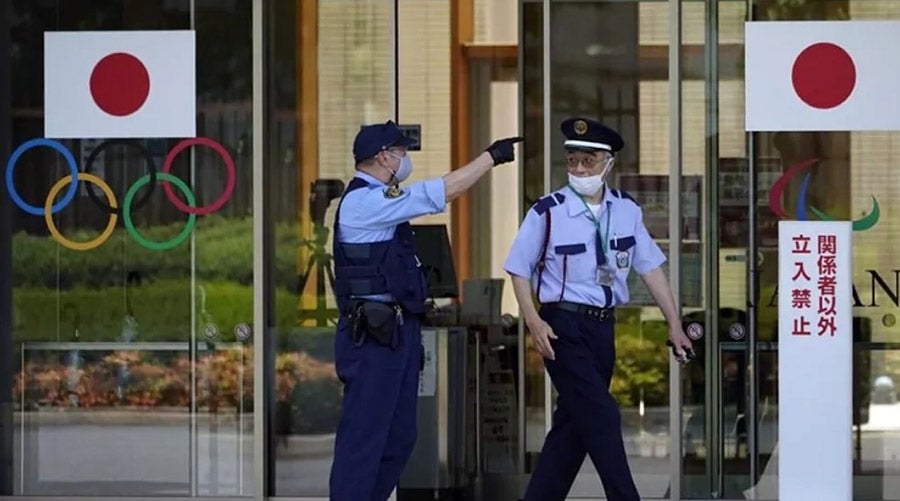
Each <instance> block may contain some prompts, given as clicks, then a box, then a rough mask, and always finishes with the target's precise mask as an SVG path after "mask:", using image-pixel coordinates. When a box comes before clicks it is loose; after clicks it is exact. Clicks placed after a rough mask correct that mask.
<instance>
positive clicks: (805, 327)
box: [778, 221, 853, 501]
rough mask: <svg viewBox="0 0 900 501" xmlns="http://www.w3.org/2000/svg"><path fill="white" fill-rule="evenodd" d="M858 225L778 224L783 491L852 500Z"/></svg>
mask: <svg viewBox="0 0 900 501" xmlns="http://www.w3.org/2000/svg"><path fill="white" fill-rule="evenodd" d="M851 251H852V241H851V223H850V222H819V221H816V222H808V221H781V222H779V223H778V395H779V397H778V443H779V445H778V489H779V499H782V500H785V501H805V500H812V499H815V500H817V501H831V500H840V501H850V500H851V499H852V491H853V489H852V487H853V482H852V481H853V477H852V470H851V467H852V463H851V461H852V455H853V454H852V451H851V444H852V435H851V430H852V391H853V387H852V375H853V358H852V350H853V331H852V329H853V324H852V319H853V311H852V307H853V302H852V300H853V294H852V283H851V276H852V269H851V268H852V258H851Z"/></svg>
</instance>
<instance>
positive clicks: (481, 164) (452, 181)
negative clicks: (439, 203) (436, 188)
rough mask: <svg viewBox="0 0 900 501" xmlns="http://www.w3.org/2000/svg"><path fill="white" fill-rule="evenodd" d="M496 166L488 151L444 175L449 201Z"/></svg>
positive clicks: (446, 194)
mask: <svg viewBox="0 0 900 501" xmlns="http://www.w3.org/2000/svg"><path fill="white" fill-rule="evenodd" d="M493 167H494V159H493V158H491V155H490V154H489V153H488V152H486V151H485V152H484V153H482V154H481V155H478V157H477V158H475V160H472V161H471V162H469V163H468V164H466V165H464V166H463V167H460V168H459V169H455V170H452V171H450V172H448V173H447V174H445V175H444V193H445V196H446V198H447V203H450V202H451V201H452V200H455V199H456V198H458V197H459V196H460V195H462V194H463V193H464V192H465V191H466V190H468V189H469V188H471V187H472V185H474V184H475V183H476V182H478V180H479V179H481V177H482V176H484V175H485V174H487V173H488V172H490V170H491V169H492V168H493Z"/></svg>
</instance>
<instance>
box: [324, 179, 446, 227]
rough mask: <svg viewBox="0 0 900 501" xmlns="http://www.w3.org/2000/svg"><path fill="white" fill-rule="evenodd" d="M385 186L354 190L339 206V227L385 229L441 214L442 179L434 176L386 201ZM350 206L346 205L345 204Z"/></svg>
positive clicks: (444, 206)
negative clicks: (418, 218)
mask: <svg viewBox="0 0 900 501" xmlns="http://www.w3.org/2000/svg"><path fill="white" fill-rule="evenodd" d="M384 190H385V187H380V188H377V189H363V190H354V191H352V192H350V193H348V194H347V200H345V203H344V204H343V205H342V206H341V221H340V223H341V225H343V226H347V227H350V228H360V229H373V230H376V229H387V228H392V227H394V226H397V225H398V224H400V223H405V222H407V221H410V220H412V219H415V218H417V217H419V216H424V215H427V214H437V213H440V212H444V210H445V209H446V207H447V196H446V190H445V186H444V179H443V178H441V177H437V178H434V179H429V180H427V181H420V182H418V183H413V184H410V185H409V186H406V187H404V188H403V192H402V193H401V194H400V196H398V197H395V198H389V197H388V196H386V195H385V192H384ZM348 201H349V202H352V203H349V204H348V203H346V202H348Z"/></svg>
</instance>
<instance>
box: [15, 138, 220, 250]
mask: <svg viewBox="0 0 900 501" xmlns="http://www.w3.org/2000/svg"><path fill="white" fill-rule="evenodd" d="M115 144H118V145H123V146H127V147H129V148H133V149H135V150H137V151H138V153H139V154H140V156H141V157H143V158H144V160H145V162H146V163H147V171H148V172H149V173H148V174H145V175H143V176H142V177H140V178H139V179H138V180H137V181H135V182H134V184H132V185H131V186H130V187H129V188H128V190H127V191H126V193H125V199H124V200H123V202H122V204H121V206H120V205H119V202H118V200H117V199H116V195H115V193H113V191H112V188H111V187H110V186H109V184H107V183H106V181H104V180H103V179H101V178H99V177H97V176H96V175H94V174H92V173H91V168H92V166H93V164H94V162H95V161H96V159H97V157H98V156H99V155H100V153H102V152H103V150H104V149H106V148H108V147H109V146H112V145H115ZM39 146H43V147H47V148H51V149H53V150H56V151H57V152H58V153H59V154H61V155H62V157H63V159H64V160H65V162H66V164H67V165H68V168H69V175H67V176H65V177H63V178H62V179H60V180H59V181H57V182H56V184H54V185H53V187H52V188H50V192H49V193H48V194H47V198H46V199H45V200H44V203H43V206H36V205H31V204H29V203H28V202H26V201H25V200H23V199H22V197H21V196H20V195H19V192H18V190H17V189H16V185H15V181H14V180H15V177H14V174H15V169H16V164H17V163H18V161H19V159H20V158H21V157H22V155H23V154H24V153H25V152H27V151H28V150H31V149H32V148H36V147H39ZM191 146H206V147H208V148H211V149H212V150H213V151H215V152H216V153H217V154H218V155H219V156H220V157H221V158H222V160H223V161H224V163H225V169H226V181H225V190H224V191H223V192H222V194H221V195H220V196H219V198H217V199H216V200H215V201H213V202H212V203H211V204H209V205H206V206H202V207H197V200H196V198H195V197H194V193H193V192H192V191H191V188H190V187H189V186H188V185H187V183H185V182H184V181H182V180H181V179H179V178H178V177H176V176H174V175H172V174H171V170H172V164H173V162H174V161H175V158H176V157H177V156H178V154H179V153H181V152H182V151H183V150H185V149H187V148H189V147H191ZM235 180H236V172H235V166H234V160H233V159H232V158H231V155H230V154H229V153H228V151H227V150H226V149H225V147H223V146H222V145H221V144H219V143H218V142H216V141H214V140H212V139H209V138H206V137H191V138H187V139H183V140H181V141H180V142H178V143H177V144H176V145H175V146H174V147H173V148H172V149H171V150H169V152H168V153H167V154H166V157H165V160H164V161H163V166H162V170H161V171H160V172H157V170H156V165H155V162H154V160H153V155H151V154H150V152H149V151H148V150H147V148H146V147H144V145H143V144H141V143H140V142H139V141H128V140H123V139H113V140H109V141H104V142H102V143H100V144H99V145H97V147H96V148H94V149H93V150H92V151H91V153H90V155H89V156H88V158H87V160H86V161H85V163H84V168H83V170H82V171H80V172H79V170H78V163H77V162H76V161H75V158H74V157H73V156H72V153H71V152H70V151H69V150H68V149H66V147H65V146H63V145H62V143H60V142H59V141H56V140H53V139H45V138H36V139H31V140H29V141H26V142H25V143H22V145H21V146H19V147H18V148H16V150H15V151H14V152H13V153H12V155H11V156H10V157H9V161H8V162H7V164H6V189H7V191H8V192H9V195H10V197H11V198H12V201H13V202H14V203H15V204H16V205H17V206H19V208H21V209H22V210H23V211H25V212H27V213H28V214H31V215H33V216H41V217H43V218H44V221H45V223H46V224H47V229H48V230H49V232H50V236H51V237H52V238H53V239H54V240H55V241H56V242H58V243H59V244H60V245H62V246H63V247H66V248H68V249H72V250H77V251H86V250H91V249H95V248H97V247H99V246H101V245H103V243H104V242H106V241H107V240H109V237H110V236H112V234H113V231H114V230H115V229H116V223H117V222H118V219H119V216H121V217H122V222H123V223H124V226H125V230H126V231H127V232H128V234H129V235H130V236H131V238H133V239H134V241H135V242H137V243H138V244H140V245H141V246H143V247H146V248H147V249H150V250H169V249H173V248H175V247H177V246H178V245H180V244H181V243H182V242H184V241H185V240H186V239H187V238H188V237H189V236H190V234H191V232H192V231H193V229H194V226H195V224H196V219H197V216H204V215H207V214H212V213H213V212H216V211H218V210H219V209H221V208H222V206H224V205H225V204H226V203H227V202H228V200H229V199H230V198H231V194H232V192H233V191H234V185H235ZM79 183H89V184H93V185H95V186H96V187H98V188H100V191H102V192H103V194H104V195H105V196H106V200H107V201H106V202H104V201H103V200H101V199H100V197H99V196H98V195H97V194H96V193H94V190H92V189H88V190H85V191H86V192H87V194H88V195H89V196H90V198H91V200H92V201H93V202H94V203H95V204H97V205H98V206H99V207H100V208H101V209H102V210H104V211H105V212H106V213H107V214H109V222H108V223H107V225H106V228H104V229H103V231H102V232H101V233H100V235H98V236H97V237H95V238H94V239H93V240H89V241H86V242H76V241H73V240H70V239H68V238H66V237H65V236H63V235H62V233H61V232H60V231H59V229H58V228H57V227H56V223H55V222H54V221H53V215H54V214H56V213H58V212H59V211H61V210H63V209H65V208H66V207H67V206H68V205H69V204H71V203H72V201H73V200H74V198H75V195H76V193H78V184H79ZM157 183H159V184H162V188H163V192H164V193H165V195H166V198H167V199H168V200H169V202H171V203H172V205H174V206H175V207H176V208H178V210H180V211H181V212H183V213H185V214H187V215H188V219H187V223H186V224H185V227H184V229H183V230H182V231H181V232H180V233H179V234H178V235H176V236H175V237H174V238H172V239H170V240H167V241H164V242H155V241H151V240H148V239H147V238H146V237H144V236H143V235H141V233H140V232H139V231H138V230H137V228H135V226H134V222H133V220H132V213H133V211H135V210H138V209H139V208H140V207H142V206H143V205H144V204H146V203H147V201H148V200H149V198H150V195H152V194H153V192H154V191H155V189H156V185H157ZM173 184H174V185H175V187H176V188H178V190H179V191H181V193H182V194H183V195H184V198H185V200H187V203H185V202H183V201H181V199H180V198H179V197H178V196H176V195H175V192H174V191H173V190H172V185H173ZM144 185H149V189H148V190H145V191H144V193H143V195H141V196H140V197H137V200H135V197H136V195H137V192H138V190H139V189H140V188H142V187H143V186H144ZM66 186H68V189H66V191H65V193H64V194H63V196H62V198H60V200H59V201H58V202H57V201H56V198H57V196H58V195H59V193H60V192H61V191H62V190H63V188H66Z"/></svg>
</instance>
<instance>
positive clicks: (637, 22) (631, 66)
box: [548, 1, 699, 498]
mask: <svg viewBox="0 0 900 501" xmlns="http://www.w3.org/2000/svg"><path fill="white" fill-rule="evenodd" d="M667 13H668V11H667V7H666V5H665V4H664V3H655V2H646V3H645V2H636V1H635V2H619V1H598V2H563V1H558V2H552V3H551V30H552V31H551V33H550V36H551V44H550V47H551V65H552V68H551V79H552V82H551V85H552V88H551V99H552V101H551V102H552V112H551V116H550V120H551V127H550V130H551V131H552V136H551V141H550V144H551V149H552V156H551V164H550V177H551V188H552V189H556V188H557V187H559V186H564V185H565V183H566V182H567V181H566V168H565V154H564V150H563V144H562V135H561V134H560V133H559V123H560V122H561V121H562V120H563V119H564V118H566V117H569V116H573V115H576V114H578V115H586V116H590V117H593V118H596V119H598V120H600V121H601V122H603V123H605V124H607V125H609V126H611V127H613V128H614V129H616V130H617V131H619V133H620V134H621V135H622V137H623V138H624V140H625V145H626V146H625V149H624V150H622V151H621V152H620V153H619V154H618V155H617V160H616V164H615V168H614V169H613V171H612V174H611V179H610V185H611V186H612V187H616V188H621V189H623V190H625V191H627V192H629V193H630V194H632V195H633V196H634V197H635V198H636V199H637V200H638V203H640V204H641V206H642V208H643V210H644V218H645V223H646V224H647V226H648V230H649V231H650V233H651V236H653V238H654V239H656V241H657V243H658V244H659V245H660V247H661V248H662V249H663V251H664V252H667V247H668V246H667V240H668V232H667V228H668V172H669V168H668V160H667V159H668V134H669V130H668V129H669V128H668V121H667V117H668V99H667V97H668V86H667V78H668V76H667V69H666V66H667V63H668V48H667V39H668V35H667V26H668V25H667V21H666V19H667V17H666V16H667ZM598 26H602V27H603V28H602V29H598ZM686 180H689V179H688V178H686ZM548 191H549V190H548ZM692 200H693V201H694V202H699V200H697V199H690V198H688V199H686V202H687V203H688V204H690V203H691V201H692ZM698 209H699V205H698V204H697V203H694V205H693V209H691V210H693V211H696V210H698ZM698 216H699V213H698V212H694V215H693V220H692V221H691V222H690V223H688V224H689V225H692V226H691V227H692V228H693V229H692V231H693V234H692V236H691V238H692V239H693V242H694V244H693V246H694V248H696V242H697V239H698V238H699V234H698V233H699V219H698V218H697V217H698ZM686 221H687V219H686ZM698 257H699V256H698ZM695 283H696V282H695ZM629 289H630V292H631V302H630V303H629V304H628V305H626V306H623V307H619V308H617V310H616V320H617V321H616V368H615V372H614V375H613V378H612V381H611V390H610V391H611V393H612V394H613V397H614V398H615V399H616V400H617V402H618V404H619V406H620V411H621V415H622V433H623V436H624V440H625V447H626V453H627V455H628V461H629V465H630V467H631V471H632V474H633V476H634V479H635V483H636V484H637V487H638V490H639V492H640V493H641V496H642V497H646V498H661V497H665V496H666V495H667V492H668V489H669V476H668V471H669V463H668V454H669V452H668V443H669V442H668V441H669V416H668V406H669V396H668V359H667V355H668V352H667V351H666V350H665V339H666V336H667V328H666V324H665V322H664V321H663V318H662V315H661V313H660V311H659V309H658V308H657V307H656V306H655V303H654V302H653V300H652V298H651V297H650V296H649V293H648V292H647V290H646V288H645V287H644V286H643V284H642V283H641V282H640V279H639V278H638V277H637V275H636V272H634V271H632V273H631V275H630V278H629ZM696 290H697V291H699V289H696ZM698 301H699V298H695V299H694V301H692V303H696V302H698ZM555 395H556V392H555V391H554V395H553V396H554V400H555ZM569 495H570V496H571V497H573V498H579V497H597V496H602V495H603V490H602V487H601V484H600V481H599V478H598V476H597V473H596V470H595V469H594V465H593V464H592V462H591V461H590V460H589V459H587V458H586V460H585V461H584V463H583V465H582V468H581V471H580V473H579V474H578V476H577V477H576V479H575V482H574V484H573V486H572V489H571V491H570V493H569Z"/></svg>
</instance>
